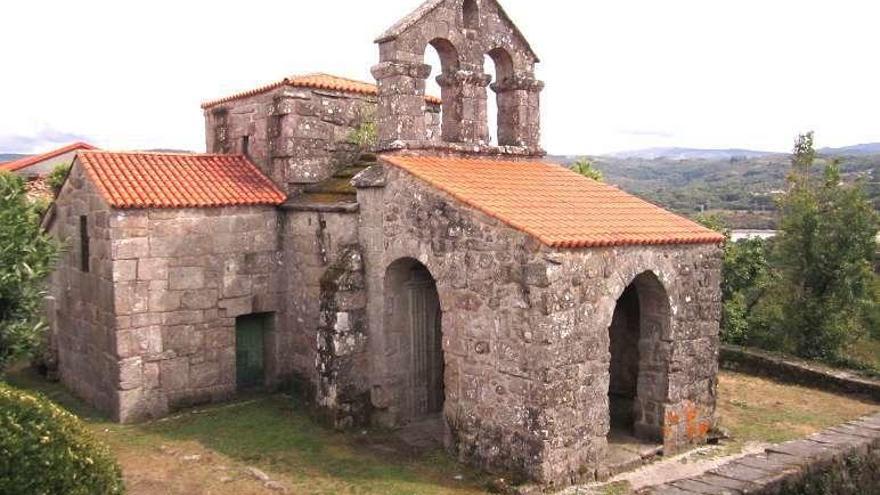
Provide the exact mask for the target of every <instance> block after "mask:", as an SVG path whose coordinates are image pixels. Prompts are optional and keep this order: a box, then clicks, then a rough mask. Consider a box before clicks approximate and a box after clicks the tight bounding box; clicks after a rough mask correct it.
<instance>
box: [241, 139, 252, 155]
mask: <svg viewBox="0 0 880 495" xmlns="http://www.w3.org/2000/svg"><path fill="white" fill-rule="evenodd" d="M250 145H251V137H250V136H242V137H241V154H242V155H244V156H248V154H249V152H250V149H249V148H250Z"/></svg>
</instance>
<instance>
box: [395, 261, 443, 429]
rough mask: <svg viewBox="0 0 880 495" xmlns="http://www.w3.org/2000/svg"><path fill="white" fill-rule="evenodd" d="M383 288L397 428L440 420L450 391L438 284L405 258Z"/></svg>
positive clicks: (426, 269)
mask: <svg viewBox="0 0 880 495" xmlns="http://www.w3.org/2000/svg"><path fill="white" fill-rule="evenodd" d="M383 284H384V294H385V300H384V316H383V322H384V323H383V327H384V328H383V329H382V331H383V332H384V339H383V340H384V341H385V342H386V346H387V348H386V349H385V352H384V356H385V359H386V363H385V364H386V366H385V369H386V370H387V372H388V374H389V376H388V377H387V378H388V380H387V381H388V385H389V386H390V388H389V390H388V392H389V395H390V397H389V398H390V400H389V403H388V404H387V409H389V412H390V413H391V415H392V416H393V417H394V419H395V421H394V422H395V423H397V424H401V423H407V422H411V421H414V420H419V419H422V418H425V417H428V416H433V415H437V414H440V413H442V411H443V406H444V403H445V400H446V387H445V381H444V368H445V355H444V352H443V339H442V333H443V332H442V321H443V309H442V307H441V303H440V297H439V293H438V291H437V282H436V279H435V278H434V276H433V275H432V274H431V272H430V270H429V269H428V268H427V267H426V266H425V265H424V264H422V263H421V262H419V261H418V260H416V259H414V258H400V259H398V260H396V261H394V262H393V263H391V264H390V265H388V267H387V268H386V270H385V277H384V281H383Z"/></svg>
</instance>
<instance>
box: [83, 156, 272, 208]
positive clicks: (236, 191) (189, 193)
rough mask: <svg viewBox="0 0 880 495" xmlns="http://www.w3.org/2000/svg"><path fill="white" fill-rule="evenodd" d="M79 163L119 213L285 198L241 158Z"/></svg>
mask: <svg viewBox="0 0 880 495" xmlns="http://www.w3.org/2000/svg"><path fill="white" fill-rule="evenodd" d="M77 161H78V162H79V163H81V164H82V166H83V167H84V168H85V170H86V173H87V174H88V175H89V177H90V178H91V179H92V180H93V181H94V183H95V185H96V186H97V187H98V189H99V190H100V191H101V194H102V195H103V196H104V198H105V199H106V200H107V202H108V203H110V205H111V206H113V207H115V208H211V207H221V206H246V205H279V204H281V203H283V202H284V200H285V199H286V195H285V194H284V193H283V192H282V191H281V190H280V189H278V187H276V186H275V184H273V183H272V181H271V180H269V178H268V177H266V176H265V175H263V173H262V172H260V170H259V169H258V168H257V167H256V166H254V165H253V164H252V163H251V162H250V161H248V160H247V159H246V158H245V157H243V156H238V155H196V154H171V153H135V152H131V153H111V152H104V151H86V152H80V153H79V154H78V155H77Z"/></svg>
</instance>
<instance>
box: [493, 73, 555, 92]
mask: <svg viewBox="0 0 880 495" xmlns="http://www.w3.org/2000/svg"><path fill="white" fill-rule="evenodd" d="M543 89H544V81H539V80H537V79H535V78H534V77H531V76H511V77H508V78H505V79H504V80H503V81H498V82H496V83H493V84H492V91H495V92H496V93H506V92H508V91H528V92H530V93H540V92H541V91H542V90H543Z"/></svg>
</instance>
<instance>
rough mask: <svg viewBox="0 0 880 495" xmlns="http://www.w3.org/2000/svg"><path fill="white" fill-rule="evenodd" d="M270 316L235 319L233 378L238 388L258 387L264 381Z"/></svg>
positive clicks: (258, 315)
mask: <svg viewBox="0 0 880 495" xmlns="http://www.w3.org/2000/svg"><path fill="white" fill-rule="evenodd" d="M271 318H272V315H271V314H256V315H246V316H239V317H238V318H236V319H235V379H236V387H237V388H238V390H252V389H256V388H260V387H263V386H264V384H265V382H266V367H265V361H266V359H265V355H266V334H267V333H268V331H269V328H270V325H271V321H272V319H271Z"/></svg>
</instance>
